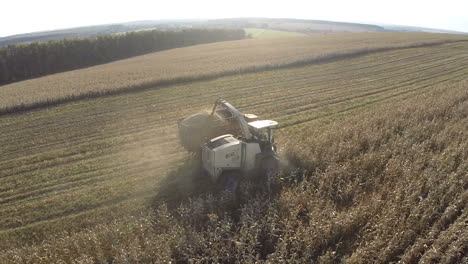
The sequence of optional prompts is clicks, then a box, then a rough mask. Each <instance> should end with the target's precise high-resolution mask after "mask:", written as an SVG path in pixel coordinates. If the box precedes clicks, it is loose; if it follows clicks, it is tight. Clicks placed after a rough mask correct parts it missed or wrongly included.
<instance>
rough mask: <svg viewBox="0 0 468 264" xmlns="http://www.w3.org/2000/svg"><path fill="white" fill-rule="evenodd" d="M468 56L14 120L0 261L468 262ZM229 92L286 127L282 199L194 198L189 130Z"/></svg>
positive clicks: (374, 57) (318, 70) (424, 51)
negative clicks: (180, 124) (181, 128)
mask: <svg viewBox="0 0 468 264" xmlns="http://www.w3.org/2000/svg"><path fill="white" fill-rule="evenodd" d="M295 39H296V38H295ZM297 39H301V38H297ZM400 43H401V42H400ZM227 45H230V44H227ZM467 57H468V43H466V42H459V43H448V44H443V45H437V46H430V47H420V48H412V49H400V50H390V51H385V52H378V53H373V54H370V55H365V56H360V57H357V58H349V59H346V60H340V61H335V62H330V63H324V64H320V65H309V66H303V67H296V68H289V69H277V70H271V71H264V72H257V73H247V74H240V75H233V76H226V77H222V78H217V79H213V80H205V81H198V82H193V83H188V84H176V85H171V86H166V87H161V88H159V89H152V90H145V91H140V92H138V93H129V94H120V95H114V96H107V97H101V98H93V99H88V100H80V101H76V102H72V103H67V104H63V105H60V106H57V107H54V108H50V109H42V110H35V111H30V112H26V113H23V114H17V115H6V116H3V117H0V131H1V134H0V153H1V156H0V204H1V205H2V206H1V208H0V259H1V260H3V262H4V263H14V262H25V263H28V262H29V263H41V262H42V263H50V262H59V261H61V260H63V261H65V262H70V261H71V260H73V259H74V260H78V261H81V262H83V263H84V262H86V261H88V262H105V261H110V260H113V261H116V262H125V261H129V262H137V261H140V262H148V261H149V260H157V261H161V262H167V261H169V260H170V259H175V260H178V261H188V258H189V257H192V258H195V259H196V260H201V259H202V258H203V257H206V258H209V259H211V260H213V261H215V262H216V261H232V260H233V259H226V255H227V254H229V255H230V256H231V257H232V258H235V259H236V260H239V261H241V262H249V261H255V260H258V261H260V262H261V261H265V260H269V261H273V262H279V261H281V259H283V260H284V259H287V260H297V261H299V262H307V261H309V262H310V261H317V262H322V263H326V262H327V261H328V262H339V261H348V262H350V263H363V262H376V263H387V262H392V261H398V260H400V259H402V260H406V261H408V262H415V261H419V260H420V261H427V262H431V261H432V262H444V263H456V262H461V261H463V260H467V259H466V257H464V256H463V252H466V245H467V243H466V241H467V237H468V234H467V233H466V230H468V229H467V228H466V220H467V217H468V216H467V213H466V212H467V210H466V204H467V203H466V198H467V195H466V193H467V191H466V190H467V177H466V169H467V168H466V164H468V161H467V159H468V153H467V152H466V150H467V149H468V146H467V145H466V144H467V142H468V140H467V135H466V131H467V129H468V128H467V127H466V124H467V123H468V121H467V115H468V113H467V112H466V111H467V109H468V106H467V102H468V95H467V94H466V91H467V89H468V88H467V84H466V81H465V82H463V80H466V79H467V77H468V58H467ZM139 59H141V58H139ZM135 60H137V59H135ZM102 67H104V66H102ZM88 70H90V69H87V70H85V71H88ZM69 74H76V75H77V76H78V75H80V74H82V73H78V72H76V73H69ZM52 77H53V78H58V77H57V76H51V77H50V78H52ZM109 78H110V77H109ZM37 81H39V80H37ZM8 87H9V86H6V87H1V88H2V89H3V88H8ZM220 97H223V98H224V99H226V100H228V101H230V102H232V103H233V104H234V105H236V106H239V108H240V110H242V111H245V112H251V113H255V114H257V115H259V116H261V117H262V118H268V119H274V120H277V121H278V122H279V123H280V131H279V135H278V138H277V142H278V144H279V146H280V147H281V151H282V153H284V154H285V156H286V157H287V160H288V161H289V163H290V166H291V167H293V166H295V168H296V170H294V169H291V171H289V172H287V173H286V174H285V183H284V188H283V190H282V192H281V193H279V194H278V197H273V198H267V197H264V196H262V195H261V194H260V195H257V196H256V195H251V194H248V193H246V198H245V201H244V200H243V201H242V202H241V203H240V205H238V207H237V208H236V210H232V205H229V204H226V203H225V202H224V201H222V200H221V201H220V200H217V199H216V198H214V197H211V198H210V196H208V198H207V197H204V196H202V197H193V198H192V200H191V201H189V200H188V197H189V196H190V195H191V194H194V193H197V192H199V191H200V189H203V188H200V186H199V185H197V182H193V181H192V179H190V178H188V177H185V176H188V175H190V174H189V173H187V170H188V171H189V172H190V170H192V169H193V168H192V167H190V166H187V165H185V166H184V164H186V162H187V159H188V157H187V154H186V152H185V151H184V150H183V149H182V147H181V146H179V144H178V141H177V129H176V121H177V120H178V119H179V118H181V117H183V116H187V115H189V114H192V113H195V112H199V111H201V110H204V109H207V108H209V107H211V104H212V103H213V102H214V100H215V99H218V98H220ZM392 157H393V158H392ZM188 164H189V165H190V163H188ZM442 177H446V180H441V179H442ZM246 190H249V189H248V188H247V189H246ZM174 200H176V201H177V202H180V201H185V202H186V204H187V205H186V206H185V207H181V208H179V209H174V210H171V207H170V206H169V208H167V206H164V205H163V206H161V207H159V208H158V209H157V211H156V212H154V213H152V212H151V211H150V210H149V209H148V208H150V207H151V206H152V205H153V204H154V203H156V204H160V203H162V202H167V203H168V205H169V204H170V203H171V202H173V201H174ZM148 211H150V212H148ZM141 212H145V213H144V215H143V216H141V215H140V214H141ZM232 212H237V216H236V217H234V216H231V215H232ZM84 228H87V229H86V230H83V229H84ZM395 234H398V235H395ZM31 245H33V246H31ZM207 248H210V249H212V250H211V251H207V250H206V249H207ZM66 252H68V253H66ZM67 258H68V259H67Z"/></svg>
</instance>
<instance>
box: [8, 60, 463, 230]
mask: <svg viewBox="0 0 468 264" xmlns="http://www.w3.org/2000/svg"><path fill="white" fill-rule="evenodd" d="M425 59H426V58H425ZM428 59H429V58H428ZM432 60H436V58H432ZM457 65H461V64H457ZM454 66H455V65H454ZM439 67H440V66H439ZM460 68H461V67H460ZM465 68H466V67H465ZM400 70H401V69H400ZM380 71H384V70H383V69H380ZM354 72H357V71H354ZM428 72H432V71H428V70H425V71H422V72H421V74H420V75H428V74H429V73H428ZM447 72H449V71H447ZM460 72H461V70H455V71H452V73H451V74H452V75H456V74H459V73H460ZM305 74H306V73H304V75H305ZM415 75H418V74H416V73H415ZM463 75H465V76H466V73H465V72H463V73H462V74H459V75H457V76H459V77H460V76H463ZM298 76H303V75H297V76H296V77H298ZM330 76H333V75H330ZM440 76H442V73H441V74H440V75H438V76H437V75H434V76H431V77H429V78H427V80H431V79H432V80H435V79H437V80H440ZM354 77H355V76H354ZM304 78H305V79H307V78H306V77H304ZM327 78H328V77H327ZM307 80H309V79H307ZM260 83H263V82H260ZM296 83H297V87H300V86H299V84H300V82H296ZM305 83H306V82H305ZM404 83H405V81H404V80H401V79H400V82H399V84H403V86H402V87H404ZM434 83H435V82H434ZM431 85H433V84H428V85H427V86H428V87H429V86H431ZM257 88H258V86H257ZM387 88H388V87H387ZM226 89H229V87H228V86H226ZM246 89H247V88H246ZM248 89H250V88H248ZM254 89H255V87H253V88H252V89H250V90H249V91H250V92H251V94H256V96H255V97H252V100H255V98H259V97H261V96H262V95H261V94H259V93H258V91H254ZM262 89H265V90H266V89H268V87H263V88H262ZM322 89H326V88H322ZM398 89H399V88H395V90H398ZM418 89H419V90H420V89H423V88H422V86H417V87H416V88H414V89H412V90H403V91H402V92H401V93H400V92H398V93H392V94H391V95H390V97H395V96H400V95H401V94H404V93H410V92H413V91H415V90H418ZM278 91H279V90H278ZM304 91H308V88H307V87H304V88H302V89H298V90H297V92H298V93H303V92H304ZM213 92H214V91H213ZM350 92H351V91H350ZM240 93H241V91H233V93H231V94H232V95H233V96H235V98H240ZM377 94H384V95H385V94H386V92H385V91H383V92H381V93H380V92H379V93H377ZM171 96H172V95H171ZM174 96H176V95H174ZM194 96H195V95H194ZM275 96H276V95H275ZM310 96H312V95H310ZM310 96H309V97H307V98H310ZM344 96H346V93H345V94H344ZM171 98H172V97H171ZM206 98H209V96H207V97H206ZM296 98H297V97H296ZM341 98H343V97H341ZM360 98H365V96H363V97H361V96H360V97H358V98H356V99H351V100H358V101H357V102H359V100H360ZM164 99H166V98H164ZM375 100H388V97H384V98H378V99H375ZM139 102H142V103H143V104H144V105H143V106H138V109H135V110H134V109H131V107H133V106H134V105H133V106H132V105H128V106H125V108H122V109H119V112H118V113H116V114H113V113H112V114H106V113H105V111H108V110H109V109H111V108H106V109H105V110H103V112H104V113H103V114H99V115H96V116H92V117H91V116H75V118H76V119H74V120H75V123H74V124H81V122H79V120H80V118H82V119H87V118H89V117H91V119H92V120H93V121H95V122H94V124H99V120H100V119H101V118H107V117H109V118H113V119H112V121H113V122H114V121H116V123H117V122H118V121H119V120H120V118H119V116H118V115H119V113H122V112H126V111H129V112H130V113H131V114H129V117H132V116H134V117H135V122H133V123H138V122H145V121H146V120H145V118H146V117H147V116H149V115H150V114H146V113H145V114H142V116H139V115H138V112H139V111H148V110H147V109H146V107H147V105H149V104H151V102H148V100H146V98H142V100H140V101H139ZM183 103H186V104H187V105H190V107H189V109H195V108H199V106H201V105H205V104H206V102H195V97H194V100H189V101H188V102H183ZM370 103H375V101H372V102H370ZM165 104H166V105H165V107H164V108H161V109H163V111H164V110H167V111H170V115H168V116H166V117H165V118H164V119H161V120H158V121H154V120H153V121H154V123H150V124H148V123H147V124H143V125H141V126H137V127H122V128H121V129H120V130H118V131H117V132H115V133H114V134H113V135H112V137H115V138H120V139H122V142H124V143H125V144H131V143H128V142H141V140H143V141H145V142H146V140H148V142H150V139H151V138H152V137H157V138H160V139H161V138H163V139H166V138H165V137H160V136H158V135H152V134H151V133H152V131H151V129H150V128H151V127H152V126H155V124H165V126H166V127H167V128H171V127H172V128H175V124H173V123H171V117H173V116H177V110H176V109H175V107H177V106H178V105H171V104H170V103H165ZM181 104H182V103H181ZM364 104H369V102H365V103H364ZM266 105H268V104H266ZM263 106H264V105H260V106H257V107H255V108H256V109H260V108H259V107H263ZM79 107H80V109H84V106H83V105H80V106H79ZM242 107H245V106H244V105H242ZM352 107H359V106H356V105H353V106H352ZM76 111H78V110H76ZM76 111H72V112H76ZM343 111H344V110H343ZM346 111H347V110H346ZM91 114H92V113H91ZM333 114H336V112H334V113H333ZM297 116H299V117H301V116H305V117H306V116H307V115H303V113H302V112H300V113H298V114H297ZM67 121H70V120H67ZM172 121H173V120H172ZM113 122H111V123H113ZM67 124H68V127H69V128H68V129H72V128H73V126H74V125H71V124H69V123H66V122H65V124H63V125H62V126H58V128H59V129H60V128H62V127H63V126H66V125H67ZM47 127H48V126H45V128H47ZM109 127H115V126H114V124H110V126H109ZM39 131H40V130H39ZM100 133H102V132H99V131H94V132H93V133H91V134H89V135H91V136H89V137H86V133H84V134H83V136H84V137H82V138H78V139H76V140H82V141H81V142H86V141H93V142H94V141H96V139H101V140H103V142H105V141H106V136H105V135H103V136H100ZM138 133H141V136H143V137H142V138H140V139H138V138H137V137H136V136H135V135H134V134H138ZM25 134H28V133H25ZM176 140H177V138H176V137H173V138H169V140H167V141H165V142H166V143H167V144H175V141H176ZM63 142H65V140H63ZM137 145H138V144H137ZM56 146H61V144H60V143H58V145H56ZM67 147H69V146H63V149H66V148H67ZM73 147H74V146H73ZM39 149H40V146H39ZM111 149H112V147H111V146H109V150H111ZM135 149H138V146H135ZM26 152H27V150H26ZM128 153H132V151H128ZM17 154H20V152H19V153H17ZM93 155H94V156H93ZM174 155H176V156H178V155H183V154H182V153H181V152H179V151H176V152H175V154H174ZM100 156H101V154H100V153H99V152H95V153H93V154H92V155H90V156H89V158H88V160H93V157H100ZM169 160H172V158H170V159H169ZM72 163H74V162H72ZM76 163H78V162H76ZM148 163H149V162H148ZM168 163H170V162H168ZM2 164H4V163H0V166H2ZM127 164H130V163H127ZM145 164H147V163H146V162H143V164H140V165H142V166H140V165H138V164H133V165H134V166H127V165H122V168H123V169H122V171H123V172H122V173H121V174H120V176H121V177H122V178H119V177H120V176H119V177H116V175H117V174H114V173H112V175H99V171H102V170H103V169H99V170H97V171H90V172H87V173H89V174H93V173H95V174H93V175H96V176H95V177H99V178H98V179H99V182H106V181H108V180H111V179H113V178H114V177H115V179H116V180H117V181H116V182H118V183H122V182H123V183H126V182H132V178H131V177H132V176H135V177H136V178H137V179H138V180H140V179H142V178H145V177H150V176H148V175H147V174H150V172H151V171H152V170H153V169H154V168H150V169H148V170H145V167H146V165H145ZM163 166H164V164H163ZM59 167H60V166H59ZM26 174H27V173H26ZM127 174H131V175H127ZM72 175H73V173H72V171H70V174H69V176H72ZM98 175H99V176H98ZM145 175H146V176H145ZM88 176H89V175H88ZM128 176H130V177H128ZM92 177H93V176H90V177H89V178H84V179H82V180H79V181H77V182H78V183H79V185H73V182H72V183H70V185H69V186H67V185H68V184H67V183H66V182H63V183H61V184H63V185H60V184H57V186H54V185H55V184H51V185H49V186H48V187H44V188H45V189H43V190H42V191H44V192H43V193H42V195H44V196H40V195H39V197H38V199H37V200H41V199H43V198H44V197H47V196H46V195H47V193H50V192H48V191H49V190H53V189H54V188H55V189H56V190H58V191H59V194H60V193H65V192H66V190H67V188H69V189H70V190H72V191H73V192H74V191H75V190H76V191H79V190H80V187H81V186H87V185H88V183H90V182H92V179H93V178H92ZM119 179H120V180H119ZM101 180H102V181H101ZM138 180H136V179H135V181H138ZM0 181H1V179H0ZM88 181H89V182H88ZM81 183H82V184H81ZM47 188H49V189H47ZM29 194H31V195H34V194H35V193H29ZM36 194H37V193H36ZM20 195H24V196H27V195H28V193H27V192H26V193H21V194H20ZM148 195H151V193H148ZM10 198H11V197H10ZM12 199H13V200H10V201H15V200H14V198H12ZM124 200H125V199H124ZM22 201H28V203H30V202H33V201H34V200H33V199H32V200H28V199H27V198H26V199H24V198H21V199H19V200H17V201H16V203H21V202H22ZM103 207H104V206H103ZM98 208H101V207H97V210H99V209H98ZM62 213H63V212H62ZM69 215H73V213H70V214H69ZM67 216H68V215H66V216H65V217H67ZM48 217H52V218H51V219H53V220H56V219H60V218H61V216H60V212H59V213H58V214H57V215H54V214H51V215H49V216H48ZM47 221H50V220H47V219H46V220H40V221H38V222H34V221H33V222H31V223H29V224H27V226H30V225H33V224H36V223H42V222H47Z"/></svg>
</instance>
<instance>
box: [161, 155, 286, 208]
mask: <svg viewBox="0 0 468 264" xmlns="http://www.w3.org/2000/svg"><path fill="white" fill-rule="evenodd" d="M284 171H289V169H285V170H284ZM288 180H289V179H288ZM264 183H265V179H263V178H262V177H258V176H257V175H248V176H243V178H242V179H241V181H240V183H239V187H238V191H237V193H236V198H235V199H234V200H232V201H230V202H228V203H229V204H230V206H228V207H230V208H231V209H232V210H233V212H232V213H233V214H234V215H235V214H236V213H235V212H234V211H235V210H236V209H239V208H240V207H242V205H243V204H245V203H247V202H248V201H249V200H251V199H254V198H259V199H264V200H270V201H272V200H274V199H276V198H277V196H278V195H279V194H280V193H281V185H283V184H286V185H289V184H290V183H289V182H284V181H283V182H282V183H279V182H278V183H276V184H275V185H274V186H273V185H272V192H271V193H268V191H267V188H266V186H265V184H264ZM209 196H210V197H211V198H214V199H215V200H218V202H219V203H224V204H225V203H226V201H227V200H229V198H228V197H226V196H225V193H222V192H221V191H220V186H219V185H218V184H216V183H213V182H212V181H211V179H210V178H209V176H208V175H205V174H203V172H202V168H201V160H200V156H198V155H190V156H188V157H186V158H185V159H184V160H183V161H182V162H181V164H180V165H179V166H178V167H176V168H175V169H173V170H172V171H170V172H169V173H168V174H167V175H166V177H165V178H164V179H163V180H162V182H161V183H160V185H159V189H158V190H157V194H156V195H155V196H154V197H153V200H152V207H153V208H158V207H159V206H160V205H161V204H165V205H166V206H167V208H168V209H169V210H171V211H172V210H176V209H177V208H178V207H179V206H181V205H183V204H187V203H188V202H189V201H190V200H193V199H197V198H207V197H209ZM211 198H210V199H211ZM225 205H226V204H225Z"/></svg>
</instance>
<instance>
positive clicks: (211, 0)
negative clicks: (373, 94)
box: [0, 0, 468, 37]
mask: <svg viewBox="0 0 468 264" xmlns="http://www.w3.org/2000/svg"><path fill="white" fill-rule="evenodd" d="M233 17H269V18H299V19H319V20H332V21H344V22H366V23H385V24H396V25H407V26H419V27H431V28H439V29H448V30H457V31H464V32H468V0H444V1H440V0H438V1H432V0H426V1H423V0H385V1H379V0H353V1H346V0H318V1H317V0H315V1H314V0H309V1H307V0H282V1H275V0H258V1H255V0H230V1H224V0H195V1H189V0H166V1H156V0H153V1H151V0H131V1H128V0H127V1H122V0H111V1H109V0H79V1H78V0H13V1H2V4H1V5H0V37H2V36H8V35H14V34H20V33H28V32H35V31H44V30H53V29H61V28H70V27H79V26H89V25H98V24H110V23H118V22H128V21H137V20H158V19H193V18H197V19H213V18H233Z"/></svg>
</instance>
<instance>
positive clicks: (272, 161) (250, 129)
mask: <svg viewBox="0 0 468 264" xmlns="http://www.w3.org/2000/svg"><path fill="white" fill-rule="evenodd" d="M217 108H220V109H217ZM277 124H278V123H277V122H276V121H272V120H258V117H257V116H256V115H253V114H242V113H241V112H240V111H239V110H237V109H236V108H235V107H234V106H232V105H231V104H230V103H228V102H226V101H225V100H217V101H216V102H215V105H214V106H213V110H212V111H211V113H198V114H194V115H191V116H188V117H186V118H183V119H181V120H179V123H178V125H179V138H180V142H181V144H182V146H183V147H184V148H185V149H187V151H189V152H191V153H196V154H198V155H200V153H201V162H202V168H203V171H204V173H205V174H207V175H209V176H210V178H211V180H212V181H213V182H215V183H218V184H219V185H220V186H221V188H223V189H224V190H225V191H228V192H231V193H235V192H236V190H237V186H238V184H239V181H240V179H241V177H242V176H246V177H263V178H264V179H265V181H266V182H265V185H266V187H267V189H268V191H270V189H271V183H272V182H273V181H274V180H275V178H276V176H277V175H278V172H279V159H278V154H277V152H276V150H277V148H276V144H275V142H274V137H273V130H274V128H275V126H276V125H277Z"/></svg>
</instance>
